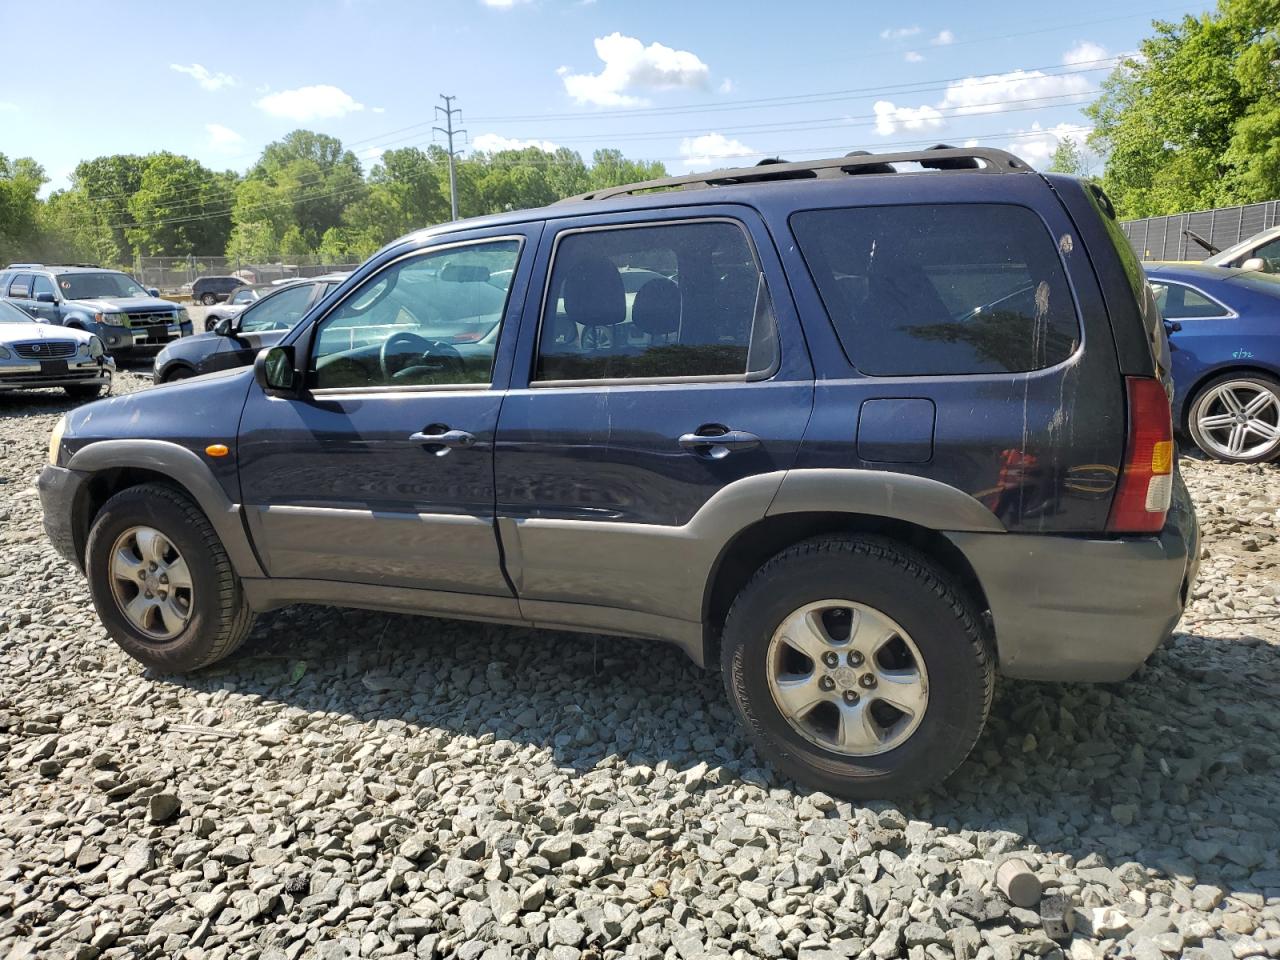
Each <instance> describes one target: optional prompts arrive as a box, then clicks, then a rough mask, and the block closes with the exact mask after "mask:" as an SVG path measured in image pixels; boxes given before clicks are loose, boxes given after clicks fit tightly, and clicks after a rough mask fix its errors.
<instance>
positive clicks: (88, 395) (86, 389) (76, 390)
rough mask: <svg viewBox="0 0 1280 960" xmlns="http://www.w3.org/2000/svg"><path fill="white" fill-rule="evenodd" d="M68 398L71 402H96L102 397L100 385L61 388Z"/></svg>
mask: <svg viewBox="0 0 1280 960" xmlns="http://www.w3.org/2000/svg"><path fill="white" fill-rule="evenodd" d="M62 389H63V390H65V391H66V394H67V396H68V397H70V398H71V399H72V400H80V401H86V400H97V399H98V397H100V396H102V384H100V383H94V384H85V385H83V386H74V387H63V388H62Z"/></svg>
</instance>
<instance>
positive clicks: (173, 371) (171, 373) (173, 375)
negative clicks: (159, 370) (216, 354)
mask: <svg viewBox="0 0 1280 960" xmlns="http://www.w3.org/2000/svg"><path fill="white" fill-rule="evenodd" d="M195 375H196V372H195V371H194V370H192V369H191V368H190V367H184V366H177V367H170V368H169V369H168V370H166V371H165V372H164V376H162V377H161V378H160V380H159V381H158V382H159V383H173V382H174V381H175V380H189V379H190V378H191V377H194V376H195Z"/></svg>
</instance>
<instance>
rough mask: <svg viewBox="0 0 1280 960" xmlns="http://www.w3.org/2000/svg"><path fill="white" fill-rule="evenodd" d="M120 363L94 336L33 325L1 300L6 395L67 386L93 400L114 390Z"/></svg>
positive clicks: (0, 379)
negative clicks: (22, 390)
mask: <svg viewBox="0 0 1280 960" xmlns="http://www.w3.org/2000/svg"><path fill="white" fill-rule="evenodd" d="M115 370H116V362H115V361H114V360H113V359H111V357H109V356H107V352H106V348H105V347H103V345H102V341H101V340H99V339H98V338H97V337H96V336H94V335H93V334H92V333H88V332H87V331H84V330H76V329H75V328H73V327H63V326H59V325H58V324H52V323H40V322H38V321H35V320H32V319H31V317H29V316H28V315H27V314H25V313H23V312H22V311H21V310H19V309H18V308H17V307H15V306H14V305H13V304H11V303H8V302H6V301H3V300H0V390H16V389H34V388H37V387H62V389H64V390H65V391H66V392H67V395H68V396H69V397H71V398H72V399H75V400H92V399H93V398H94V397H97V396H99V395H100V394H101V393H102V390H103V388H104V387H106V388H110V387H111V380H112V378H113V377H114V376H115Z"/></svg>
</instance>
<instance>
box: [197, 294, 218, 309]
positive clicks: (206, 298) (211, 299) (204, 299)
mask: <svg viewBox="0 0 1280 960" xmlns="http://www.w3.org/2000/svg"><path fill="white" fill-rule="evenodd" d="M200 302H201V303H203V304H204V305H205V306H206V307H212V306H213V305H214V304H215V303H217V302H218V295H217V294H216V293H206V294H202V295H201V297H200Z"/></svg>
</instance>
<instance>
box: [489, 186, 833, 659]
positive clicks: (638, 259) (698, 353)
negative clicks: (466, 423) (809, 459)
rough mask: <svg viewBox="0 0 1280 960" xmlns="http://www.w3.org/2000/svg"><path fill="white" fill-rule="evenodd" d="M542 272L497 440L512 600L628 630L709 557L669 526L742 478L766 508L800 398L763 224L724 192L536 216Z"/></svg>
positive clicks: (720, 498) (801, 376) (799, 353)
mask: <svg viewBox="0 0 1280 960" xmlns="http://www.w3.org/2000/svg"><path fill="white" fill-rule="evenodd" d="M537 276H538V277H539V278H542V277H546V278H547V279H546V281H545V284H544V283H543V281H542V280H541V279H539V281H538V285H539V286H542V287H543V288H544V289H545V292H544V294H543V299H542V302H540V303H539V302H536V301H532V298H531V303H530V304H529V305H528V307H527V308H526V313H525V319H524V322H523V323H522V325H521V341H520V348H519V351H518V353H517V357H516V368H515V371H514V373H513V380H512V389H511V391H510V393H509V395H508V398H507V400H506V402H505V403H504V405H503V408H502V415H501V419H500V422H499V425H498V441H497V450H496V455H495V474H496V478H497V488H498V489H497V510H498V517H499V529H500V531H501V533H502V543H503V549H504V556H505V558H506V562H507V569H508V572H509V574H510V575H511V578H512V580H513V582H514V583H515V584H516V587H517V590H518V592H519V596H520V603H521V610H522V613H523V614H524V615H525V616H526V617H527V618H530V619H534V620H538V619H541V618H544V617H545V618H547V619H548V620H550V621H552V622H558V623H564V624H573V623H580V624H585V625H595V624H600V623H612V624H613V625H614V626H616V627H618V628H619V629H624V630H629V631H630V632H640V633H647V632H648V633H652V632H654V631H652V630H650V629H647V628H645V627H644V626H643V623H644V622H646V621H645V618H649V617H660V618H665V619H666V620H667V621H671V620H675V621H684V622H685V623H686V624H693V623H696V622H697V621H699V620H700V619H701V602H702V588H703V578H704V577H705V573H706V567H705V566H702V560H698V559H695V558H694V557H693V556H692V555H691V553H690V552H689V551H688V550H685V549H682V548H681V537H682V535H683V534H684V533H686V532H687V531H688V529H689V525H690V524H691V522H692V521H693V520H694V518H695V517H698V516H699V515H700V514H701V515H702V516H703V517H706V516H708V511H709V512H710V513H714V512H716V511H718V510H720V509H722V508H724V507H726V506H727V505H728V504H729V503H732V502H734V499H733V497H731V496H729V495H728V494H726V493H725V491H726V490H727V489H728V488H730V487H734V488H735V489H742V487H741V485H740V482H741V481H750V480H752V478H757V479H759V480H760V484H759V489H758V490H757V491H756V492H758V493H760V495H761V496H762V497H763V499H761V500H759V501H756V500H754V499H753V498H752V497H746V496H744V497H743V498H742V499H741V500H739V501H737V502H738V503H740V504H742V505H743V507H742V509H744V510H746V511H747V512H750V511H752V510H755V511H757V513H758V515H756V516H754V519H759V517H760V516H763V514H764V511H765V509H766V508H767V505H768V500H769V495H768V494H767V492H764V491H766V490H771V489H776V486H771V484H774V483H775V482H780V477H781V472H782V471H785V470H786V469H787V468H788V467H789V466H790V465H791V463H792V461H793V460H794V459H795V456H796V451H797V448H798V444H799V441H800V438H801V435H802V434H803V432H804V426H805V423H806V421H807V419H808V416H809V411H810V408H811V406H812V400H813V383H812V368H811V365H810V362H809V357H808V354H807V351H806V349H805V346H804V343H803V340H802V339H801V336H800V333H799V329H798V324H797V323H796V322H795V317H794V312H793V308H792V307H791V304H790V300H789V297H788V293H787V286H786V283H785V282H784V279H783V277H782V275H781V272H780V270H779V268H778V265H777V261H776V259H775V254H774V251H773V250H772V246H771V243H770V241H769V238H768V235H767V233H766V232H765V230H764V227H763V224H762V222H761V221H760V220H759V219H758V216H757V215H756V214H754V212H753V211H751V210H750V209H748V208H742V207H737V206H733V205H715V206H709V207H699V208H694V209H690V210H689V211H688V212H687V213H685V212H682V214H681V215H680V217H679V219H671V216H670V214H669V213H667V214H665V215H663V214H660V213H659V214H641V215H634V214H633V215H629V216H626V217H624V216H621V215H613V216H602V217H599V218H594V217H593V218H573V219H566V220H563V221H558V222H556V223H554V224H551V223H549V224H548V226H547V230H546V233H545V235H544V237H543V240H542V244H541V249H540V251H539V264H538V268H537ZM630 278H639V279H640V280H643V282H637V283H635V284H633V286H634V292H631V291H630V290H629V289H628V282H629V280H630ZM713 499H716V500H717V505H716V506H715V507H711V508H709V507H708V504H709V503H710V501H712V500H713ZM739 519H740V520H742V522H743V525H746V523H749V522H750V519H746V518H743V517H739ZM703 559H705V558H703ZM707 562H709V561H707ZM590 607H595V608H597V610H599V609H602V608H610V609H612V610H622V611H627V612H629V614H631V615H634V616H635V617H637V618H638V620H637V622H636V623H634V624H632V625H630V626H628V625H627V624H626V623H622V622H618V621H608V620H601V619H600V618H599V616H598V615H596V614H592V613H590V611H589V608H590ZM657 632H658V633H660V634H665V635H670V634H671V633H672V631H671V629H670V628H669V626H668V627H666V628H663V629H661V630H658V631H657Z"/></svg>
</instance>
